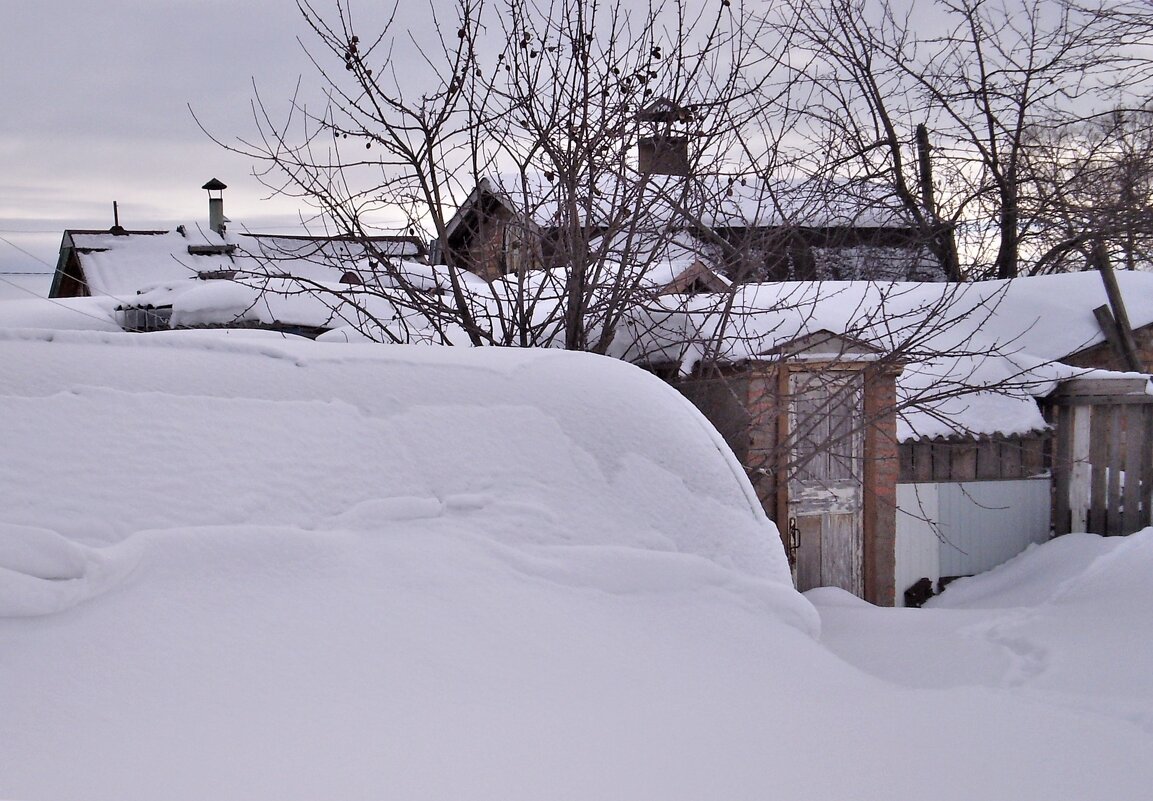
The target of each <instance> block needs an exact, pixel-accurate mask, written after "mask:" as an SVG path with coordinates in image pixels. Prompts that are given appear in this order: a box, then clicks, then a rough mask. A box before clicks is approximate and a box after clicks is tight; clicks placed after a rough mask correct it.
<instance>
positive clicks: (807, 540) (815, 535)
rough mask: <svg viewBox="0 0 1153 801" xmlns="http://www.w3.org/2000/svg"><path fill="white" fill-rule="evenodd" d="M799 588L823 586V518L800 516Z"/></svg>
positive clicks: (798, 522)
mask: <svg viewBox="0 0 1153 801" xmlns="http://www.w3.org/2000/svg"><path fill="white" fill-rule="evenodd" d="M795 520H796V524H797V589H798V590H800V591H801V592H804V591H805V590H811V589H813V588H814V587H821V586H823V584H822V583H821V518H820V516H816V517H798V518H795Z"/></svg>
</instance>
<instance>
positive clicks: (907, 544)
mask: <svg viewBox="0 0 1153 801" xmlns="http://www.w3.org/2000/svg"><path fill="white" fill-rule="evenodd" d="M940 486H941V485H940V484H936V483H921V484H898V485H897V542H896V548H897V553H896V575H895V577H894V578H895V583H894V586H895V587H896V589H897V605H898V606H904V605H905V590H907V589H908V588H909V587H911V586H912V585H913V584H914V583H916V582H917V581H918V580H919V579H922V578H929V579H931V580H932V581H933V583H934V584H936V582H937V579H939V578H940V577H941V540H940V539H939V538H938V536H937V520H939V519H940V512H939V510H938V506H939V504H938V497H939V495H940V493H939V491H938V490H939V488H940Z"/></svg>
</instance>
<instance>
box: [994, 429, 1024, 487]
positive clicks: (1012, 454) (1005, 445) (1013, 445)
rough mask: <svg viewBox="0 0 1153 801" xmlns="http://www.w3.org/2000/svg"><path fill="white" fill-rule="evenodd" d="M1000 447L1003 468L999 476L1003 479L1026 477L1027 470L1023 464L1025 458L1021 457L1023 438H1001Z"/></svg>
mask: <svg viewBox="0 0 1153 801" xmlns="http://www.w3.org/2000/svg"><path fill="white" fill-rule="evenodd" d="M998 449H999V450H1000V453H1001V470H1000V473H999V474H998V476H997V478H999V479H1001V480H1002V481H1006V480H1013V479H1018V478H1024V477H1025V471H1024V468H1023V466H1022V464H1023V459H1022V458H1021V450H1022V445H1021V440H1019V439H1004V440H1001V441H1000V442H999V443H998Z"/></svg>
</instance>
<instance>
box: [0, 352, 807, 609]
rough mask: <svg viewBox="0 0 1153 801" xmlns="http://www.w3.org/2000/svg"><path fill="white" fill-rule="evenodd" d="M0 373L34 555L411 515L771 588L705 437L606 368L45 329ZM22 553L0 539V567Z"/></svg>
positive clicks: (15, 510) (758, 518)
mask: <svg viewBox="0 0 1153 801" xmlns="http://www.w3.org/2000/svg"><path fill="white" fill-rule="evenodd" d="M0 363H3V364H5V365H6V369H7V377H6V381H5V387H4V390H3V394H2V395H0V419H3V420H5V421H6V426H7V429H8V433H7V435H6V440H7V443H6V445H7V447H6V454H5V455H6V458H5V459H3V460H0V486H3V487H4V488H5V491H6V492H7V493H9V494H10V497H12V498H17V499H19V502H18V503H13V504H8V505H7V506H6V508H5V509H4V510H3V511H2V512H0V515H2V518H3V520H5V521H6V522H7V523H9V524H16V525H20V526H31V527H38V528H40V529H46V530H48V531H47V532H46V533H45V534H44V535H43V537H44V547H45V548H47V549H59V547H60V546H59V544H58V542H57V539H58V538H57V537H56V536H55V535H56V534H60V535H63V536H65V537H68V538H70V539H71V540H74V541H77V542H80V543H85V544H88V545H92V544H108V543H114V542H119V541H121V540H124V539H125V538H128V537H130V536H132V535H134V534H136V533H137V532H141V531H146V530H164V529H169V528H174V527H189V526H225V525H233V526H235V525H291V526H300V527H306V528H312V529H322V530H323V529H352V530H361V531H367V532H373V533H377V534H388V533H389V532H391V531H394V530H398V529H404V528H406V527H411V521H413V520H417V519H423V520H437V521H439V523H437V525H439V526H442V527H455V528H459V529H462V530H466V531H467V532H468V534H469V535H470V536H483V537H487V538H490V539H492V540H494V541H497V542H500V543H503V544H504V545H508V546H513V547H520V546H613V547H617V548H638V549H642V550H645V551H660V552H669V553H678V554H684V555H692V556H696V557H703V558H704V559H708V560H710V561H712V562H715V563H717V564H718V565H721V566H723V567H726V568H733V569H736V570H738V571H740V572H742V573H745V574H747V575H749V576H754V577H757V578H760V579H765V580H768V581H770V582H776V583H777V584H779V585H781V586H783V587H786V588H787V587H788V586H789V575H788V568H787V565H786V564H785V561H784V557H783V553H782V551H781V548H780V544H779V540H778V538H777V535H776V530H775V528H774V527H773V525H772V523H771V522H769V521H768V520H767V519H766V518H765V517H764V514H763V512H762V511H761V509H760V507H759V505H758V504H757V502H756V499H755V496H754V495H753V494H752V490H751V488H750V487H749V485H748V482H747V481H746V480H745V478H744V476H743V473H742V471H741V470H740V467H739V466H738V465H737V464H736V462H735V461H734V460H733V458H732V456H731V453H729V451H728V449H727V447H725V446H724V444H723V443H722V442H721V440H720V439H719V437H718V435H717V434H716V432H715V431H714V430H713V429H712V427H711V426H710V425H709V424H708V423H707V422H705V421H704V420H703V418H702V417H701V416H700V415H699V414H698V413H697V412H696V410H695V409H693V407H692V406H691V405H689V404H688V403H687V402H685V401H684V400H683V399H682V398H681V397H680V396H679V395H677V394H676V393H675V392H673V391H671V390H670V389H669V388H668V387H666V386H665V385H663V384H662V383H661V382H659V381H657V380H655V379H654V378H652V377H651V376H648V375H647V374H645V373H643V372H642V371H640V370H638V369H636V368H633V367H631V366H628V365H625V364H622V363H620V362H616V361H614V360H610V359H605V358H598V357H594V356H588V355H584V354H570V353H561V352H555V351H525V350H519V351H514V350H495V349H493V350H487V349H486V350H463V349H462V350H455V349H430V348H406V347H400V346H397V347H380V346H374V345H342V346H338V345H323V344H316V343H311V342H306V341H303V340H299V339H283V338H275V337H270V336H264V337H247V338H246V337H227V336H222V335H219V334H215V333H192V332H187V333H172V334H163V335H153V336H148V337H140V336H132V335H124V334H95V333H90V332H57V333H54V334H42V335H36V334H24V335H19V334H10V335H9V336H8V337H7V338H6V339H4V340H0ZM23 531H24V533H22V534H21V535H20V536H21V539H22V541H27V540H28V539H29V538H33V537H34V536H35V535H33V534H29V533H28V531H29V529H24V530H23ZM27 547H29V546H24V550H27ZM72 547H74V548H78V547H79V546H76V545H73V546H72ZM77 553H79V551H77ZM69 558H71V559H73V560H74V561H76V562H78V563H83V564H93V565H94V564H96V563H97V562H98V561H99V559H98V558H97V555H93V553H92V552H90V551H88V552H85V555H76V554H73V555H72V556H71V557H69ZM22 564H24V562H22V561H20V560H17V561H16V563H15V564H12V563H5V561H4V551H0V568H7V569H8V570H10V571H15V572H18V573H19V572H25V573H27V572H28V571H22V568H21V565H22ZM107 575H109V576H111V575H115V571H108V572H107ZM68 578H69V579H72V580H77V579H81V578H84V571H83V570H81V573H80V575H69V576H68ZM44 580H55V579H52V578H51V577H50V578H49V579H44ZM59 586H60V587H61V588H62V589H61V590H60V592H61V593H63V592H64V590H63V587H64V586H65V585H63V584H60V585H59ZM77 597H79V596H77ZM23 604H24V606H25V607H27V599H24V601H23ZM790 604H791V605H792V606H793V607H795V608H794V610H793V612H789V613H788V614H798V613H797V612H796V610H797V609H800V610H802V611H801V612H800V613H799V614H801V615H804V614H805V612H804V611H803V610H804V605H803V604H802V603H794V602H788V603H785V604H784V605H785V606H789V605H790ZM17 606H20V603H18V604H17ZM53 608H55V606H54V605H52V604H49V605H48V606H47V607H46V611H48V610H50V609H53ZM5 611H6V612H8V613H13V612H14V609H13V608H12V607H11V605H9V607H8V608H7V609H3V608H0V612H5Z"/></svg>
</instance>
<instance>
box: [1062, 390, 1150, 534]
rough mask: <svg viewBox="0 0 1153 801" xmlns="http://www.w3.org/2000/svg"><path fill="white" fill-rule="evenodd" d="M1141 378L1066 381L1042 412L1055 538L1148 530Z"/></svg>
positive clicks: (1146, 414) (1146, 409) (1146, 406)
mask: <svg viewBox="0 0 1153 801" xmlns="http://www.w3.org/2000/svg"><path fill="white" fill-rule="evenodd" d="M1146 384H1147V381H1146V380H1145V379H1143V378H1110V379H1075V380H1072V381H1066V382H1064V383H1063V384H1062V386H1061V389H1060V390H1058V392H1057V393H1056V394H1055V395H1054V396H1053V398H1052V399H1051V404H1050V406H1049V407H1048V409H1047V414H1048V417H1049V420H1050V422H1051V423H1052V424H1053V425H1054V426H1055V429H1056V432H1057V435H1056V442H1055V443H1054V452H1053V528H1054V533H1056V534H1067V533H1069V532H1070V531H1088V532H1091V533H1094V534H1105V535H1120V534H1132V533H1133V532H1134V531H1138V530H1140V529H1142V528H1145V527H1146V526H1148V525H1150V522H1151V516H1150V506H1151V501H1153V396H1149V395H1147V394H1145V387H1146Z"/></svg>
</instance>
